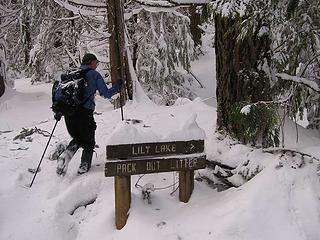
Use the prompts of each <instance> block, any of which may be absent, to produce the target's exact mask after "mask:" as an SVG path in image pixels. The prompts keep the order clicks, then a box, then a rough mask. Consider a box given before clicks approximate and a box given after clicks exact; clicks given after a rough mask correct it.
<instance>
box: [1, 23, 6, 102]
mask: <svg viewBox="0 0 320 240" xmlns="http://www.w3.org/2000/svg"><path fill="white" fill-rule="evenodd" d="M1 22H2V21H1V18H0V25H1ZM5 50H6V49H5V43H4V42H3V43H2V42H1V43H0V97H1V96H2V95H3V94H4V92H5V84H4V80H5V66H4V63H3V59H2V57H3V58H5Z"/></svg>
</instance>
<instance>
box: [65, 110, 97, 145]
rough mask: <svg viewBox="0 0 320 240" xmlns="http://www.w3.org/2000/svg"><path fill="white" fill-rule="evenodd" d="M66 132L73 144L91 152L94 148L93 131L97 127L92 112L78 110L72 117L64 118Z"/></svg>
mask: <svg viewBox="0 0 320 240" xmlns="http://www.w3.org/2000/svg"><path fill="white" fill-rule="evenodd" d="M64 119H65V122H66V126H67V130H68V132H69V134H70V136H71V137H72V138H73V140H74V142H75V143H76V144H78V145H79V147H82V148H83V149H84V150H87V151H93V149H94V146H95V130H96V128H97V125H96V123H95V121H94V118H93V110H90V109H86V108H80V109H79V110H78V111H77V112H76V113H75V114H74V115H72V116H65V118H64Z"/></svg>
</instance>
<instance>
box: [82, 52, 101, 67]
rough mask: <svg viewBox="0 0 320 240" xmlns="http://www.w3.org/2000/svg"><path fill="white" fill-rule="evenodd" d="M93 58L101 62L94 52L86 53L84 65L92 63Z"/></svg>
mask: <svg viewBox="0 0 320 240" xmlns="http://www.w3.org/2000/svg"><path fill="white" fill-rule="evenodd" d="M93 60H96V61H98V62H100V61H99V60H98V59H97V57H96V56H95V55H94V54H92V53H86V54H85V55H84V56H83V58H82V62H81V63H82V64H84V65H87V64H90V63H91V61H93Z"/></svg>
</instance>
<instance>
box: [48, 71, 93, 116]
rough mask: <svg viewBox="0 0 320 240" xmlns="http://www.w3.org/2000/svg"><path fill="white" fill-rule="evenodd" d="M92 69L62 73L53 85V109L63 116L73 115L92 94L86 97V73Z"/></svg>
mask: <svg viewBox="0 0 320 240" xmlns="http://www.w3.org/2000/svg"><path fill="white" fill-rule="evenodd" d="M89 70H91V69H84V70H83V69H81V70H76V71H72V72H69V73H66V74H61V77H60V78H61V80H60V81H55V82H54V84H53V86H52V107H51V108H52V111H53V112H54V113H56V114H59V115H63V116H71V115H73V114H74V113H75V112H76V111H77V110H78V109H79V108H80V106H82V105H83V104H85V103H86V102H87V101H88V100H89V98H90V97H91V95H90V96H89V97H87V98H86V99H85V98H84V91H85V88H86V86H87V81H86V79H85V75H86V73H87V72H88V71H89Z"/></svg>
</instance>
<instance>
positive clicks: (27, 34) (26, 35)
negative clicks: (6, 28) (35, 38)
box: [21, 0, 31, 66]
mask: <svg viewBox="0 0 320 240" xmlns="http://www.w3.org/2000/svg"><path fill="white" fill-rule="evenodd" d="M23 5H24V7H25V9H24V10H23V11H24V13H23V17H22V29H21V30H22V41H23V44H24V64H25V65H26V66H27V65H28V63H29V60H30V50H31V29H30V16H29V12H28V0H24V2H23Z"/></svg>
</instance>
